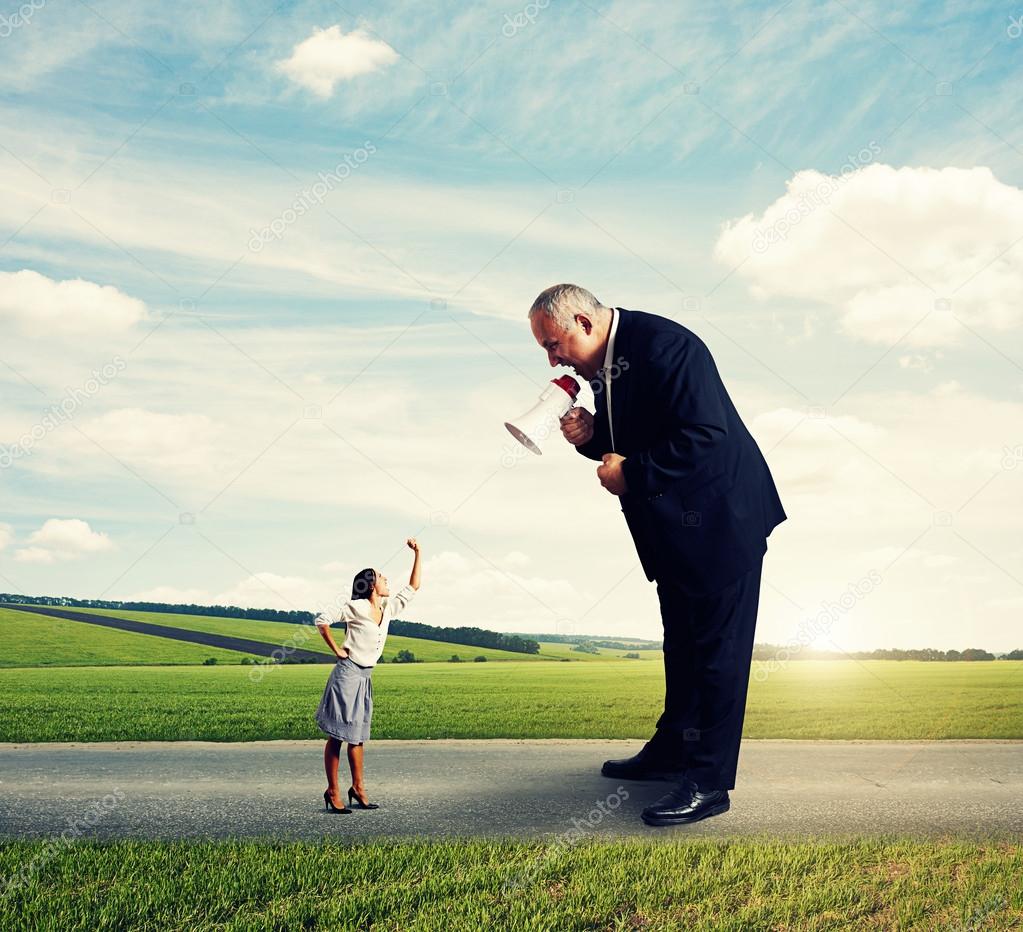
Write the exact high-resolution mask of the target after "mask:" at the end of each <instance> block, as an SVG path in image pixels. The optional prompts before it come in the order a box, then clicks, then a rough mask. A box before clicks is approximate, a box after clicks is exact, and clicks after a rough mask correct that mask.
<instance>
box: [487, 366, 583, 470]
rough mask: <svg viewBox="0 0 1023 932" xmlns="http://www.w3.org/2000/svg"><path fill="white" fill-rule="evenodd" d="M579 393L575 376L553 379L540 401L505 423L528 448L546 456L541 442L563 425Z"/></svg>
mask: <svg viewBox="0 0 1023 932" xmlns="http://www.w3.org/2000/svg"><path fill="white" fill-rule="evenodd" d="M578 394H579V383H578V382H577V381H576V380H575V379H573V378H572V376H570V375H563V376H561V377H560V378H557V379H551V384H550V385H548V386H547V387H546V388H545V389H544V390H543V394H542V395H540V400H539V401H537V403H536V404H535V405H533V407H532V408H530V409H529V410H528V411H527V412H526V413H525V414H523V415H522V416H521V417H517V418H515V420H514V421H505V422H504V426H505V427H507V428H508V430H510V431H511V435H512V436H513V437H514V438H515V439H516V440H518V442H519V443H521V444H522V445H523V446H524V447H525V448H526V449H527V450H529V451H531V452H532V453H535V454H536V455H537V456H542V455H543V450H541V449H540V443H541V442H542V441H544V440H546V439H547V437H548V436H549V435H550V433H551V431H553V430H556V429H558V428H559V427H560V422H561V419H562V418H563V417H564V416H565V415H566V414H568V412H569V411H570V410H571V409H572V405H574V404H575V399H576V396H577V395H578Z"/></svg>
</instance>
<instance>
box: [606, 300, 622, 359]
mask: <svg viewBox="0 0 1023 932" xmlns="http://www.w3.org/2000/svg"><path fill="white" fill-rule="evenodd" d="M620 319H621V314H619V313H618V308H616V307H613V308H611V332H610V333H609V334H608V337H607V350H606V351H605V352H604V368H603V369H602V370H601V371H602V372H606V371H607V370H608V369H610V368H611V364H612V362H613V361H614V353H615V334H616V333H617V332H618V321H619V320H620Z"/></svg>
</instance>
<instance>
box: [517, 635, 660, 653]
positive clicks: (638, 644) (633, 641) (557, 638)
mask: <svg viewBox="0 0 1023 932" xmlns="http://www.w3.org/2000/svg"><path fill="white" fill-rule="evenodd" d="M518 637H525V635H522V634H520V635H518ZM529 637H532V638H536V639H537V640H538V641H550V642H551V643H552V644H587V645H592V646H593V647H606V648H608V650H636V649H641V650H660V648H661V642H660V641H645V640H643V639H642V638H630V639H629V640H627V641H615V640H608V639H607V638H599V637H592V636H591V635H588V634H531V635H529Z"/></svg>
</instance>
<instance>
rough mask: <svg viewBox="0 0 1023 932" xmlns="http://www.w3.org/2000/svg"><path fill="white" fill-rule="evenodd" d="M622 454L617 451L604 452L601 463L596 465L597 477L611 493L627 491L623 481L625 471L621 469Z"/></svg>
mask: <svg viewBox="0 0 1023 932" xmlns="http://www.w3.org/2000/svg"><path fill="white" fill-rule="evenodd" d="M624 462H625V457H624V456H619V454H617V453H605V454H604V456H603V458H602V461H601V464H600V465H599V466H598V467H597V478H598V479H599V480H600V484H601V485H602V486H604V488H605V489H607V490H608V492H610V493H611V494H612V495H624V494H625V493H626V492H628V491H629V487H628V485H627V484H626V482H625V473H624V471H623V470H622V463H624Z"/></svg>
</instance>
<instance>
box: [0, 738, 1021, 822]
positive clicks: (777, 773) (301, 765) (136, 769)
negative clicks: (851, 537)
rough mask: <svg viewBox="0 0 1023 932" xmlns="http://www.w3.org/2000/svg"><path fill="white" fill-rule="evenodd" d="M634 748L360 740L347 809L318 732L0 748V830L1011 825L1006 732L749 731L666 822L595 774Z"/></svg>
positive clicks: (1017, 778) (1013, 790)
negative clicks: (368, 807)
mask: <svg viewBox="0 0 1023 932" xmlns="http://www.w3.org/2000/svg"><path fill="white" fill-rule="evenodd" d="M640 744H641V742H638V741H597V740H578V741H563V740H548V741H518V740H491V741H449V740H443V741H371V742H370V743H369V744H367V746H366V774H367V782H368V787H369V791H370V798H371V799H372V800H374V801H376V802H378V803H380V805H381V808H380V809H379V810H374V811H358V810H356V811H355V812H353V813H352V814H351V815H328V814H326V813H325V812H324V811H323V800H322V793H323V789H324V787H325V785H326V783H325V780H324V777H323V769H322V767H323V763H322V748H323V744H322V742H320V741H255V742H251V743H239V744H218V743H212V742H107V743H96V744H21V745H18V744H0V837H21V838H25V837H40V836H54V835H59V834H61V833H65V832H66V833H68V835H67V837H76V838H85V837H89V838H113V837H125V836H130V837H149V838H198V837H205V838H224V837H272V838H274V839H292V838H293V839H298V838H304V839H319V838H323V837H327V836H337V837H342V838H353V839H368V838H383V837H404V838H408V837H413V836H418V837H423V836H428V837H440V836H449V837H452V836H456V837H457V836H517V837H529V838H541V837H546V838H548V839H554V838H555V837H556V836H560V835H564V837H565V840H570V839H571V840H578V838H579V837H582V836H586V837H604V838H608V837H620V836H642V837H649V838H663V839H678V838H680V837H682V836H684V835H712V836H725V835H728V836H732V835H742V836H750V835H759V836H774V837H778V836H781V837H803V838H806V837H814V838H819V837H822V836H827V837H835V836H851V835H857V836H882V835H895V834H899V835H908V836H914V837H936V836H956V837H970V838H979V837H997V838H1012V839H1015V840H1019V838H1020V837H1023V742H1019V741H1017V742H1004V741H941V742H879V741H866V742H852V741H849V742H846V741H823V742H815V741H752V740H751V741H746V742H744V744H743V750H742V759H741V761H740V774H739V783H738V786H737V787H736V789H735V790H734V791H733V792H732V809H731V811H730V812H728V813H725V814H724V815H721V816H717V817H715V818H712V819H709V820H706V821H704V822H700V823H698V824H695V825H691V826H684V827H673V828H651V827H648V826H646V825H644V824H643V823H642V822H641V821H640V818H639V813H640V810H641V809H642V808H643V806H645V805H647V804H648V803H649V802H652V801H653V800H654V799H656V798H657V797H658V796H659V795H661V794H662V793H664V792H665V791H666V790H667V789H668V788H669V786H670V785H669V784H666V783H654V782H650V783H634V782H628V783H625V782H619V781H613V780H608V779H606V778H604V777H601V776H600V773H599V770H600V764H601V762H602V761H603V760H604V759H605V758H607V757H621V756H627V755H628V754H630V753H632V752H633V751H634V750H636V749H637V748H638V746H639V745H640ZM341 766H342V774H343V775H347V764H346V761H345V760H344V758H343V757H342V765H341ZM343 785H344V786H345V787H347V785H348V782H347V780H346V781H345V782H344V784H343ZM598 803H599V804H601V805H600V806H598ZM573 830H574V832H573ZM566 833H570V834H566ZM580 833H581V834H580Z"/></svg>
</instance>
